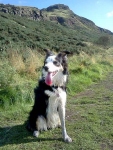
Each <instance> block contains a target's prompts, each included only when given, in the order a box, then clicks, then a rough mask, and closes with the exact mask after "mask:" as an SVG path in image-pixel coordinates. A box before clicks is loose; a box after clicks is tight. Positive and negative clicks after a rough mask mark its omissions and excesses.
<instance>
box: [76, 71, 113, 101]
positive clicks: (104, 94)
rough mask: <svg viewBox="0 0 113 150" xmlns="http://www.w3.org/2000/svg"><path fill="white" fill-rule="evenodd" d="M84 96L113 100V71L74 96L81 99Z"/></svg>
mask: <svg viewBox="0 0 113 150" xmlns="http://www.w3.org/2000/svg"><path fill="white" fill-rule="evenodd" d="M84 97H87V98H90V99H93V98H95V99H100V100H106V101H109V100H111V99H112V100H113V72H111V73H109V75H107V77H106V78H105V79H103V80H102V81H100V82H98V83H96V84H94V85H92V86H90V87H89V88H88V89H86V90H85V91H83V92H81V93H79V94H77V95H76V96H75V97H74V98H75V99H81V98H84Z"/></svg>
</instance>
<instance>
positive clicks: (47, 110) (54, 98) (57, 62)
mask: <svg viewBox="0 0 113 150" xmlns="http://www.w3.org/2000/svg"><path fill="white" fill-rule="evenodd" d="M45 51H46V58H45V61H44V65H43V67H42V76H41V78H40V80H39V85H38V87H36V88H35V90H34V93H35V102H34V106H33V108H32V110H31V112H30V115H29V118H28V124H27V129H28V130H30V131H32V132H33V135H34V136H36V137H38V136H39V133H40V132H41V131H43V130H45V131H46V130H48V129H52V128H56V127H60V126H61V128H62V135H63V139H64V141H65V142H72V139H71V138H70V137H69V136H68V134H67V132H66V127H65V105H66V83H67V77H68V70H67V69H68V68H67V67H68V65H67V55H69V54H71V53H70V52H69V51H63V52H60V53H58V54H57V55H54V54H53V53H52V52H51V51H49V50H45Z"/></svg>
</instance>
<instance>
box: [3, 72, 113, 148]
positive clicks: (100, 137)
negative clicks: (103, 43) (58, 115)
mask: <svg viewBox="0 0 113 150" xmlns="http://www.w3.org/2000/svg"><path fill="white" fill-rule="evenodd" d="M112 77H113V73H112V74H111V75H110V76H109V77H107V79H105V80H104V81H100V82H99V83H98V84H95V85H93V86H91V87H90V88H89V89H86V90H85V91H84V92H82V93H79V94H78V95H76V96H75V97H73V98H71V99H69V100H68V102H67V115H66V127H67V131H68V134H69V135H70V136H71V137H72V139H73V142H72V143H71V144H66V143H64V142H63V140H62V138H61V129H55V130H50V131H47V132H42V133H41V134H40V136H39V138H38V139H37V138H35V137H32V135H31V134H30V133H29V132H27V131H26V129H25V124H24V122H25V120H26V118H27V116H28V113H29V111H30V109H31V105H30V104H29V105H28V104H25V105H19V106H15V108H14V107H11V108H10V110H6V111H1V112H0V116H1V121H0V126H1V127H0V137H1V139H0V146H1V150H8V149H12V150H13V149H17V150H18V149H29V150H36V149H39V150H40V149H42V150H47V149H50V147H51V150H59V149H61V150H63V149H64V150H68V149H70V150H74V149H76V150H111V149H112V148H113V130H112V129H113V128H112V124H113V117H112V115H113V102H112V99H113V93H112V89H111V88H110V87H111V86H113V80H112ZM106 82H109V83H108V85H109V86H106ZM91 91H93V92H91ZM105 91H106V94H105ZM88 93H89V94H88ZM108 97H109V98H108Z"/></svg>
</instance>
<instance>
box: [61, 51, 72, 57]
mask: <svg viewBox="0 0 113 150" xmlns="http://www.w3.org/2000/svg"><path fill="white" fill-rule="evenodd" d="M61 53H62V54H63V56H72V55H73V52H70V51H67V50H64V51H61Z"/></svg>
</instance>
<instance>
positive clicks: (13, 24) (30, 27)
mask: <svg viewBox="0 0 113 150" xmlns="http://www.w3.org/2000/svg"><path fill="white" fill-rule="evenodd" d="M0 32H1V34H0V48H1V49H8V48H12V47H14V48H17V49H18V48H19V49H20V48H22V49H23V48H24V47H30V48H32V49H37V50H42V49H43V48H50V49H53V50H56V51H58V50H59V49H61V50H62V49H67V47H68V49H69V50H71V51H75V52H78V51H80V50H81V48H82V51H86V49H87V48H86V45H85V44H84V43H83V42H94V41H96V40H98V38H99V37H101V36H108V37H109V38H110V40H111V44H112V43H113V42H112V41H113V33H112V32H111V31H109V30H105V29H102V28H100V27H97V26H96V25H95V24H94V23H93V22H92V21H90V20H88V19H86V18H83V17H80V16H78V15H76V14H74V13H73V12H72V11H71V10H70V9H69V7H68V6H65V5H63V4H57V5H53V6H50V7H48V8H45V9H42V10H39V9H38V8H34V7H27V6H26V7H25V6H24V7H20V6H13V5H4V4H0Z"/></svg>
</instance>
